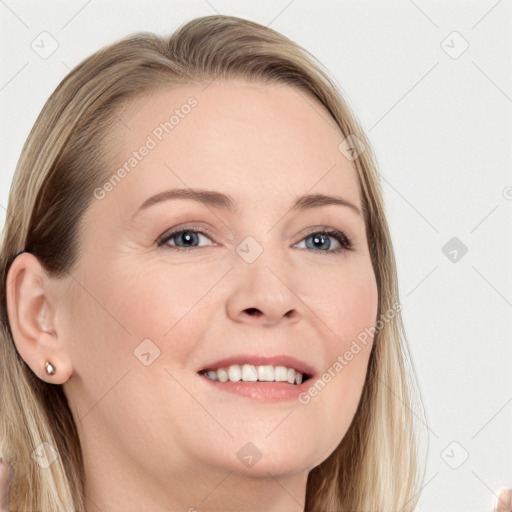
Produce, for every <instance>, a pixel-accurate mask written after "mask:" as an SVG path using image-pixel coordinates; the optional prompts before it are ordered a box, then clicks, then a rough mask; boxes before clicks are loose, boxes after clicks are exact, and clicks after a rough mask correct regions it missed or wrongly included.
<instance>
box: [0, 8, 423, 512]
mask: <svg viewBox="0 0 512 512" xmlns="http://www.w3.org/2000/svg"><path fill="white" fill-rule="evenodd" d="M216 78H220V79H244V80H246V81H252V82H258V83H263V84H272V83H277V84H287V85H289V86H291V87H293V88H294V89H295V90H296V91H297V92H299V93H300V94H303V95H305V96H306V95H308V96H309V97H310V98H316V99H317V100H318V101H320V103H322V104H323V105H324V106H325V107H326V108H327V110H328V111H329V113H330V114H331V116H332V117H333V119H334V120H335V121H336V123H337V124H338V126H339V128H340V130H341V132H342V134H343V136H344V137H348V136H349V135H352V136H355V137H356V140H358V141H359V143H362V144H363V145H364V148H365V150H364V151H363V152H362V153H361V154H360V155H359V156H358V157H357V158H356V159H355V160H354V165H355V168H356V171H357V176H358V182H359V190H360V193H361V197H362V205H363V212H364V220H365V224H366V232H367V237H368V246H369V249H370V254H371V261H372V265H373V269H374V272H375V276H376V281H377V287H378V316H379V318H380V317H381V315H384V314H385V313H386V312H387V311H390V310H391V309H392V308H393V305H396V304H397V303H399V296H398V285H397V274H396V263H395V259H394V253H393V247H392V243H391V237H390V233H389V229H388V225H387V222H386V217H385V210H384V203H383V198H382V191H381V187H380V182H379V176H378V172H377V165H376V162H375V158H374V155H373V152H372V149H371V146H370V143H369V141H368V140H367V138H366V136H365V134H364V133H363V131H362V129H361V127H360V125H359V123H358V121H357V119H356V118H355V116H354V115H353V114H352V113H351V112H350V110H349V108H348V106H347V104H346V103H345V101H344V99H343V98H342V96H341V93H340V92H339V91H338V90H337V88H336V86H335V84H334V81H333V80H332V79H331V78H330V77H329V75H328V73H327V72H326V71H325V70H324V69H323V67H322V65H321V64H320V63H319V62H318V61H317V60H316V59H315V58H314V57H313V56H312V55H310V54H309V53H308V52H307V51H306V50H304V49H303V48H301V47H300V46H298V45H297V44H296V43H294V42H292V41H291V40H289V39H288V38H286V37H285V36H283V35H281V34H279V33H278V32H276V31H274V30H272V29H270V28H267V27H264V26H262V25H259V24H257V23H254V22H251V21H248V20H244V19H241V18H236V17H232V16H221V15H215V16H206V17H201V18H197V19H194V20H192V21H190V22H188V23H186V24H184V25H182V26H181V27H180V28H179V29H178V30H177V31H176V32H174V33H173V34H172V35H170V36H167V37H161V36H157V35H155V34H152V33H147V32H141V33H136V34H133V35H130V36H128V37H126V38H124V39H122V40H120V41H118V42H116V43H114V44H111V45H109V46H107V47H104V48H102V49H100V50H99V51H97V52H95V53H94V54H93V55H91V56H90V57H88V58H87V59H85V60H84V61H83V62H82V63H80V64H79V65H78V66H76V67H75V68H74V69H73V70H72V71H71V72H70V73H69V74H68V75H67V76H66V77H65V78H64V79H63V80H62V82H61V83H60V84H59V86H58V87H57V89H56V90H55V91H54V92H53V93H52V95H51V96H50V97H49V99H48V101H47V102H46V104H45V105H44V108H43V109H42V111H41V113H40V115H39V117H38V118H37V120H36V122H35V124H34V126H33V128H32V130H31V132H30V134H29V136H28V138H27V140H26V142H25V145H24V147H23V149H22V152H21V156H20V159H19V162H18V165H17V168H16V171H15V174H14V178H13V182H12V186H11V190H10V195H9V203H8V210H7V217H6V224H5V227H4V233H3V242H2V246H1V253H0V266H1V279H2V288H1V304H0V315H1V317H0V321H1V325H0V383H1V388H2V393H1V403H0V406H1V414H0V453H1V454H2V455H3V456H4V458H6V459H7V460H8V461H10V463H11V464H12V466H13V468H14V470H15V475H16V477H15V480H14V483H13V486H12V489H11V507H10V508H12V509H13V510H24V511H26V510H30V511H35V510H37V511H42V512H70V511H80V512H83V510H84V481H85V475H84V467H83V459H82V452H81V447H80V442H79V437H78V434H77V428H76V425H75V422H74V419H73V416H72V413H71V410H70V407H69V404H68V401H67V397H66V395H65V393H64V390H63V388H62V386H61V385H54V384H48V383H46V382H44V381H43V380H41V379H39V378H38V377H37V376H36V375H35V374H34V372H33V371H32V370H31V369H30V367H29V366H28V365H27V364H26V363H25V361H24V360H23V359H22V358H21V357H20V355H19V353H18V352H17V350H16V347H15V344H14V341H13V336H12V332H11V328H10V325H9V319H8V314H7V305H6V288H7V286H8V283H7V282H6V279H7V272H8V269H9V265H10V264H11V263H12V261H13V258H14V257H15V256H16V254H17V253H18V252H20V251H22V250H26V251H28V252H30V253H32V254H33V255H34V256H36V257H37V258H38V260H39V261H40V263H41V264H42V266H43V268H44V269H45V271H46V272H47V273H48V275H50V276H52V277H55V278H58V277H65V276H66V275H68V274H69V273H71V272H72V271H73V268H74V265H75V263H76V261H77V258H78V256H79V254H80V245H79V242H80V239H79V233H80V230H79V228H80V221H81V219H82V217H83V215H84V212H85V211H86V209H87V207H88V205H89V204H90V203H91V202H92V200H93V198H94V194H93V191H94V190H95V188H96V187H98V186H99V185H100V184H101V183H103V182H104V179H105V176H106V173H107V170H106V168H107V165H106V162H108V154H109V145H108V143H107V142H108V141H107V137H106V134H107V133H109V131H110V130H111V129H112V127H114V126H115V124H116V123H118V122H119V118H118V115H117V114H118V113H119V111H120V109H121V108H122V107H123V106H124V105H126V104H127V102H129V101H132V100H134V99H137V98H139V97H142V96H144V95H147V94H150V93H151V92H153V91H155V90H156V89H164V88H167V89H169V88H173V87H177V86H182V85H187V84H188V85H197V84H206V83H207V82H209V81H212V80H214V79H216ZM383 324H384V325H383V326H382V328H381V329H379V330H377V331H376V332H375V335H374V343H373V347H372V350H371V353H370V357H369V361H368V367H367V375H366V380H365V383H364V388H363V391H362V395H361V399H360V402H359V405H358V408H357V411H356V413H355V416H354V418H353V421H352V423H351V424H350V427H349V429H348V431H347V433H346V435H345V436H344V438H343V440H342V441H341V442H340V444H339V446H338V447H337V448H336V449H335V450H334V452H333V453H332V454H331V455H330V456H329V457H328V458H327V459H326V460H325V461H324V462H322V463H321V464H320V465H318V466H317V467H315V468H313V469H312V470H311V471H310V473H309V476H308V481H307V490H306V504H305V510H306V511H308V512H313V511H317V512H320V511H330V512H335V511H345V512H348V511H356V510H357V511H367V512H391V511H395V512H396V511H400V512H411V511H413V510H414V508H415V506H416V503H417V501H418V499H419V491H420V488H421V485H422V481H423V478H424V473H423V474H422V475H420V464H419V460H420V457H419V454H418V438H417V437H418V436H417V434H418V432H417V431H416V416H417V413H418V412H420V411H419V409H418V405H421V396H420V392H419V386H418V384H417V377H416V372H415V369H414V364H413V362H412V359H411V356H410V352H409V348H408V344H407V339H406V335H405V331H404V327H403V324H402V319H401V315H400V311H396V313H395V314H394V315H393V316H392V318H390V319H389V320H388V321H386V322H383ZM44 442H46V443H48V444H49V445H51V446H52V447H53V449H54V450H55V452H56V454H57V455H58V458H57V460H55V461H54V462H53V463H52V464H51V465H50V466H49V467H48V468H42V467H41V466H40V465H39V464H37V463H36V462H35V460H34V458H33V456H32V452H33V450H34V449H36V448H37V447H39V446H40V445H41V443H44Z"/></svg>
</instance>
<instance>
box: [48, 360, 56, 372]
mask: <svg viewBox="0 0 512 512" xmlns="http://www.w3.org/2000/svg"><path fill="white" fill-rule="evenodd" d="M46 373H47V374H48V375H53V374H54V373H55V368H54V367H53V366H52V364H51V363H50V362H48V361H46Z"/></svg>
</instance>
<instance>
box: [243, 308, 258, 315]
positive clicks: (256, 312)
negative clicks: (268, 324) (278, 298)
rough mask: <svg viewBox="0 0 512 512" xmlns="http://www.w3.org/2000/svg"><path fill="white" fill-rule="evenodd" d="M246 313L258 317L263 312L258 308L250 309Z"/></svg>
mask: <svg viewBox="0 0 512 512" xmlns="http://www.w3.org/2000/svg"><path fill="white" fill-rule="evenodd" d="M245 312H246V313H247V314H248V315H250V316H258V315H260V314H261V311H260V310H259V309H257V308H248V309H246V310H245Z"/></svg>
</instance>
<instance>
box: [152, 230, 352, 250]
mask: <svg viewBox="0 0 512 512" xmlns="http://www.w3.org/2000/svg"><path fill="white" fill-rule="evenodd" d="M184 231H193V232H197V233H200V234H202V235H204V236H206V237H207V238H209V239H210V241H211V242H213V244H212V245H211V246H210V247H218V244H217V243H215V242H214V240H213V238H214V235H213V233H212V232H211V231H210V230H209V229H207V228H203V227H199V226H194V225H187V224H185V225H183V226H177V227H174V228H171V229H169V230H167V231H166V232H165V233H164V234H163V235H161V236H160V237H159V238H158V239H157V241H156V243H157V246H158V247H162V246H164V245H166V244H167V242H168V241H169V240H170V239H171V238H172V237H173V236H175V235H178V234H180V233H182V232H184ZM316 233H323V234H325V235H328V236H330V237H332V238H335V239H336V240H337V242H338V243H339V244H340V247H339V248H338V249H330V250H327V251H322V250H318V251H314V250H313V251H308V252H319V253H325V254H339V253H342V252H344V251H353V250H354V245H353V242H352V236H348V235H347V234H346V232H345V231H344V230H343V231H342V230H341V229H337V228H333V227H331V226H325V225H323V226H322V225H319V226H313V227H311V228H308V230H307V231H306V232H305V233H303V234H302V235H300V236H301V238H300V239H299V240H298V241H297V242H296V243H294V244H293V247H294V246H296V245H297V244H299V243H300V242H302V241H303V240H304V239H305V238H307V237H308V236H310V235H312V234H316ZM171 248H172V250H176V251H185V252H190V251H193V250H196V249H200V247H171ZM300 250H307V249H300Z"/></svg>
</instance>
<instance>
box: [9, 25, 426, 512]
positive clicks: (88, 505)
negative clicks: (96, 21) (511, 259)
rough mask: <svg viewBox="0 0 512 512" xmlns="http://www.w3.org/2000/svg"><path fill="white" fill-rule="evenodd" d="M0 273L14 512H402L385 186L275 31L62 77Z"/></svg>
mask: <svg viewBox="0 0 512 512" xmlns="http://www.w3.org/2000/svg"><path fill="white" fill-rule="evenodd" d="M1 264H2V301H1V315H2V317H1V320H2V338H1V340H0V347H1V348H0V349H1V356H2V357H1V363H0V364H1V365H2V389H3V390H4V391H3V393H2V412H3V414H2V416H1V423H0V453H1V454H2V455H3V456H4V457H5V458H6V459H7V460H9V461H10V462H11V464H12V466H13V468H14V471H15V475H16V476H15V479H14V482H13V484H12V487H11V493H10V499H11V502H10V507H11V509H12V510H41V511H66V512H67V511H71V510H73V511H74V510H79V511H87V512H91V511H94V510H109V511H117V510H123V511H128V510H132V509H133V510H148V511H149V510H151V511H160V510H161V511H164V510H166V511H168V510H200V511H207V510H226V511H227V510H247V511H249V510H266V511H274V510H279V511H288V510H290V511H292V510H294V511H297V510H307V511H349V510H365V511H391V510H401V511H403V512H406V511H412V510H414V508H415V505H416V503H417V501H418V499H419V490H420V488H421V484H422V479H423V474H422V473H421V471H420V465H419V462H418V455H417V442H416V430H415V419H416V416H417V414H419V413H420V412H421V411H420V410H419V409H418V406H419V405H420V400H419V394H418V392H417V387H416V381H415V373H414V366H413V364H412V362H411V361H410V356H409V352H408V347H407V343H406V339H405V334H404V331H403V326H402V322H401V317H400V309H401V307H400V301H399V296H398V288H397V281H396V267H395V261H394V256H393V250H392V244H391V239H390V235H389V231H388V227H387V223H386V219H385V215H384V205H383V200H382V194H381V189H380V185H379V181H378V174H377V171H376V165H375V163H374V158H373V156H372V151H371V148H370V144H369V142H368V140H367V139H366V137H365V135H364V133H363V132H362V130H361V128H360V126H359V124H358V123H357V121H356V119H355V118H354V117H353V115H352V114H351V113H350V112H349V110H348V108H347V106H346V104H345V102H344V101H343V99H342V98H341V96H340V94H339V92H338V91H337V90H336V88H335V86H334V85H333V83H332V82H331V80H330V79H329V77H328V76H327V74H326V73H325V72H324V71H323V70H322V69H321V67H320V66H319V65H318V64H317V63H316V62H315V60H314V59H313V58H312V57H311V56H310V55H309V54H308V53H307V52H306V51H305V50H303V49H302V48H300V47H299V46H298V45H296V44H295V43H293V42H291V41H290V40H288V39H287V38H285V37H284V36H282V35H281V34H278V33H277V32H275V31H273V30H271V29H269V28H266V27H263V26H261V25H258V24H256V23H253V22H250V21H247V20H243V19H240V18H235V17H230V16H208V17H203V18H198V19H195V20H192V21H191V22H189V23H187V24H185V25H184V26H182V27H181V28H180V29H179V30H177V31H176V32H175V33H174V34H173V35H172V36H170V37H168V38H162V37H157V36H155V35H153V34H148V33H143V34H136V35H133V36H130V37H128V38H126V39H124V40H122V41H120V42H118V43H115V44H113V45H111V46H109V47H107V48H104V49H101V50H100V51H98V52H96V53H95V54H94V55H92V56H91V57H89V58H88V59H86V60H85V61H84V62H82V63H81V64H80V65H79V66H77V67H76V68H75V69H74V70H73V71H72V72H71V73H70V74H69V75H68V76H67V77H66V78H65V79H64V80H63V81H62V83H61V84H60V85H59V87H58V88H57V89H56V91H55V92H54V93H53V94H52V96H51V97H50V98H49V100H48V102H47V103H46V105H45V107H44V108H43V111H42V112H41V114H40V116H39V118H38V119H37V121H36V123H35V125H34V127H33V129H32V131H31V133H30V135H29V137H28V140H27V142H26V144H25V147H24V149H23V151H22V155H21V158H20V161H19V164H18V167H17V169H16V172H15V176H14V180H13V185H12V189H11V192H10V198H9V207H8V215H7V221H6V226H5V231H4V240H3V244H2V252H1Z"/></svg>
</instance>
